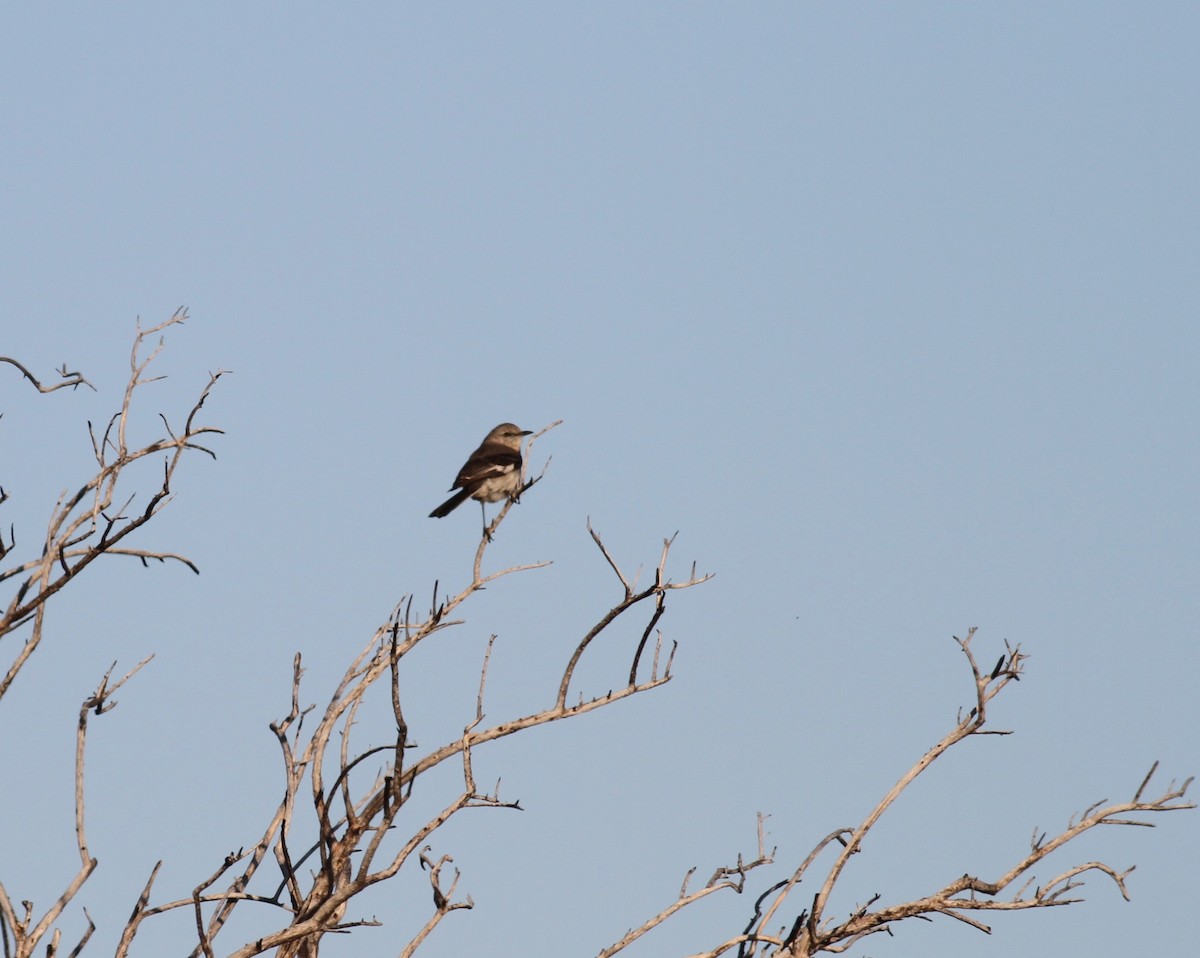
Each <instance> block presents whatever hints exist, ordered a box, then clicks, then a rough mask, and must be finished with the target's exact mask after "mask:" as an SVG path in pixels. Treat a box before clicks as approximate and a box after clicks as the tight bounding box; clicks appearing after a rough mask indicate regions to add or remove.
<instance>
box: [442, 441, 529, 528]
mask: <svg viewBox="0 0 1200 958" xmlns="http://www.w3.org/2000/svg"><path fill="white" fill-rule="evenodd" d="M532 431H533V430H531V429H521V428H520V427H518V426H514V425H513V424H512V423H511V422H502V423H500V425H499V426H497V427H496V428H495V429H493V430H492V431H491V432H489V433H488V434H487V435H486V436H484V437H483V442H481V443H480V444H479V448H478V449H476V450H475V451H474V452H473V453H471V455H470V457H469V458H468V459H467V461H466V462H465V463H463V467H462V468H461V469H459V470H458V475H457V476H455V478H454V485H452V486H451V487H450V490H451V491H452V492H453V491H454V490H455V489H457V490H458V492H455V493H454V495H452V496H451V497H450V498H449V499H447V500H446V501H445V502H443V503H442V504H441V505H440V506H438V507H437V508H436V509H434V510H433V512H431V513H429V518H431V519H441V518H442V517H443V516H448V515H450V513H452V512H453V511H454V510H455V509H457V508H458V507H459V506H461V505H462V504H463V503H464V502H466V501H467V500H468V499H475V500H477V501H478V502H479V511H480V513H481V514H482V515H483V530H484V535H485V536H486V535H487V511H486V510H485V509H484V505H483V504H484V503H485V502H499V501H500V500H501V499H515V498H516V497H517V493H519V492H520V491H521V440H522V438H523V437H525V436H528V435H530V434H531V433H532Z"/></svg>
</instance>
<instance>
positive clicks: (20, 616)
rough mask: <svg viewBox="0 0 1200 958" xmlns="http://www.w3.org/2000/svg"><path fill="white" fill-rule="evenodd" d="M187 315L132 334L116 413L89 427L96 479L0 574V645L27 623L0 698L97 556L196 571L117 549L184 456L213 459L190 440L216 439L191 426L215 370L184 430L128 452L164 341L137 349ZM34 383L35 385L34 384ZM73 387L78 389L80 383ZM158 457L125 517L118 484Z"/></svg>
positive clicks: (166, 487)
mask: <svg viewBox="0 0 1200 958" xmlns="http://www.w3.org/2000/svg"><path fill="white" fill-rule="evenodd" d="M186 316H187V314H186V311H184V310H179V311H177V312H176V313H175V314H174V315H173V316H172V317H171V318H170V319H168V320H166V321H164V322H162V323H159V324H158V325H156V326H154V327H152V328H150V329H146V330H142V329H139V330H138V332H137V335H136V336H135V337H134V344H133V349H132V351H131V355H130V370H131V372H130V376H129V379H128V381H127V383H126V385H125V390H124V396H123V399H122V403H121V408H120V410H119V411H118V412H117V413H116V414H114V416H113V417H112V419H111V420H110V421H109V424H108V426H107V428H106V429H105V430H104V433H103V436H102V437H100V438H97V436H96V434H95V431H94V430H91V426H90V424H89V430H91V442H92V450H93V453H94V455H95V457H96V463H97V469H96V472H95V473H94V474H93V475H92V476H91V477H90V478H88V479H87V480H86V481H85V482H84V483H83V484H82V485H81V486H79V487H78V489H77V491H76V492H75V493H74V494H68V493H65V492H64V493H63V494H62V495H61V496H60V497H59V499H58V502H57V503H56V504H55V506H54V509H53V510H52V511H51V515H50V519H49V522H48V525H47V529H46V534H45V536H44V538H43V540H42V546H41V550H40V554H39V555H38V556H37V557H36V558H30V559H27V560H25V561H22V562H17V563H15V564H13V565H11V566H9V567H8V568H4V569H0V582H4V581H8V580H17V587H16V589H15V592H14V594H13V596H12V598H11V599H10V600H9V602H8V605H7V608H6V609H5V610H4V612H3V614H2V615H0V638H3V637H4V636H5V635H7V634H9V633H11V632H14V631H16V630H17V629H20V628H22V627H24V626H26V625H28V624H30V623H31V622H32V623H33V629H32V631H31V634H30V635H29V636H28V637H27V638H26V641H25V643H24V645H23V646H22V648H21V649H20V651H19V652H18V653H17V654H16V656H15V657H14V658H13V659H12V661H11V662H10V663H9V665H8V667H7V669H6V670H5V673H4V675H3V677H2V678H0V698H2V697H3V696H4V694H5V693H6V692H7V691H8V689H9V687H10V686H11V685H12V683H13V681H14V680H15V679H16V676H17V674H18V673H19V672H20V671H21V669H22V668H23V667H24V665H25V663H26V662H27V661H28V659H29V657H30V656H31V655H32V654H33V653H34V652H35V651H36V649H37V648H38V646H39V645H40V643H41V640H42V636H43V634H44V633H43V625H44V621H43V609H44V607H45V604H46V602H47V601H48V600H49V599H51V598H52V597H53V596H54V595H56V594H57V593H58V592H59V591H60V590H62V589H63V588H64V587H65V586H66V585H67V584H68V583H69V582H71V581H72V580H73V579H74V578H75V577H76V576H78V575H79V574H80V573H81V572H83V570H84V569H86V568H87V567H88V566H89V565H91V564H92V562H94V561H95V560H96V559H97V558H99V557H100V556H101V555H106V554H117V555H128V556H133V557H135V558H138V559H140V560H141V562H142V563H143V565H146V564H148V563H149V561H150V560H155V561H158V562H166V561H168V560H171V561H177V562H181V563H183V564H185V565H187V566H188V567H189V568H190V569H192V571H196V566H195V564H194V563H193V562H192V561H191V560H190V559H187V558H185V557H183V556H180V555H177V554H175V553H173V552H160V551H154V550H147V549H141V548H131V547H128V546H121V545H120V543H121V542H122V540H124V539H126V538H127V537H128V536H130V535H131V534H132V533H134V532H135V531H137V530H138V529H140V528H141V527H142V526H143V525H145V524H146V523H147V522H149V521H150V520H151V519H152V518H153V517H154V516H155V515H157V514H158V512H159V511H161V510H162V509H163V508H165V506H166V505H167V503H168V502H169V501H170V497H171V482H172V480H173V478H174V476H175V472H176V470H177V469H178V467H179V465H180V463H181V461H182V458H183V456H184V455H185V454H187V453H188V452H191V451H194V450H198V451H201V452H205V453H208V454H209V455H212V451H211V450H209V449H207V448H205V447H204V446H202V445H200V444H199V443H197V442H196V439H197V438H198V437H200V436H202V435H205V434H219V433H220V432H221V430H220V429H217V428H215V427H211V426H201V425H198V424H197V422H196V417H197V415H198V414H199V411H200V409H201V408H202V407H203V406H204V403H205V401H206V400H207V399H208V396H209V394H210V393H211V391H212V389H213V387H214V386H215V385H216V383H217V380H218V379H220V377H221V376H222V375H224V372H223V371H218V372H216V373H213V374H211V375H210V376H209V380H208V383H207V384H206V385H205V386H204V388H203V389H202V390H201V392H200V396H199V398H198V399H197V400H196V402H195V403H194V404H193V406H192V408H191V410H190V412H189V413H188V415H187V419H186V426H185V428H184V429H183V430H182V431H181V432H180V433H178V434H175V433H174V432H172V431H171V430H170V427H169V426H168V434H169V437H168V438H166V439H159V440H156V441H154V442H151V443H148V444H147V445H145V446H142V447H141V448H138V449H130V448H129V445H128V438H127V437H128V428H129V424H130V422H131V416H132V412H133V400H134V395H135V393H136V391H137V390H138V389H139V388H140V387H142V386H144V385H146V384H148V383H150V382H154V381H155V380H156V379H158V378H161V377H148V376H147V375H146V372H147V369H148V367H149V366H150V364H151V363H152V362H153V360H154V359H155V358H156V357H157V355H158V353H159V352H160V351H161V349H162V346H163V342H162V340H161V338H160V340H159V342H158V344H157V345H156V346H154V347H153V348H152V350H151V352H150V354H149V356H148V357H144V358H143V357H142V348H143V345H144V343H145V341H146V338H147V337H149V336H151V335H153V334H156V333H160V332H161V331H162V330H164V329H166V328H167V327H169V326H174V325H179V324H181V323H183V322H184V320H185V319H186ZM18 365H19V364H18ZM21 368H22V369H23V367H21ZM30 378H31V379H32V377H30ZM34 382H35V383H36V380H34ZM80 382H83V380H82V378H80ZM69 384H70V383H64V384H60V385H69ZM89 385H90V384H89ZM55 388H58V387H55ZM164 421H165V420H164ZM160 453H163V454H165V457H164V461H163V472H162V478H161V483H160V485H159V488H158V489H157V490H156V491H155V492H154V493H153V494H152V495H151V496H150V497H149V499H148V500H147V502H146V505H145V506H144V507H143V508H141V509H140V510H139V511H138V512H133V513H128V514H127V512H126V510H128V508H129V506H130V505H131V503H132V501H133V498H134V497H133V495H132V494H129V495H123V498H122V499H121V500H118V498H117V496H118V491H119V489H120V488H122V487H123V482H122V480H123V479H124V477H125V474H126V470H127V469H128V468H129V467H131V466H133V465H134V464H136V463H138V462H140V461H141V460H143V459H146V458H147V457H151V456H156V455H158V454H160ZM118 501H121V505H120V506H119V507H117V508H115V509H114V503H115V502H118ZM13 542H15V534H10V543H9V544H8V545H6V546H4V547H3V551H2V552H0V557H4V556H7V555H8V553H9V552H11V551H12V547H13V546H12V543H13Z"/></svg>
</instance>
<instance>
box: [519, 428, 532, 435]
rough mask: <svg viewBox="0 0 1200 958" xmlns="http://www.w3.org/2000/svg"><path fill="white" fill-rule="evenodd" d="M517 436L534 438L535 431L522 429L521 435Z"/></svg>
mask: <svg viewBox="0 0 1200 958" xmlns="http://www.w3.org/2000/svg"><path fill="white" fill-rule="evenodd" d="M517 435H518V436H532V435H533V430H532V429H522V430H521V431H520V432H519V433H517Z"/></svg>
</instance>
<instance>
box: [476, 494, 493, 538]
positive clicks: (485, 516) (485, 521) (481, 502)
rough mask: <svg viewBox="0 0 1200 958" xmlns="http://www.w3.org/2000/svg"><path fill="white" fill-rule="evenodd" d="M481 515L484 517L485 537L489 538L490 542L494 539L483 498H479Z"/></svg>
mask: <svg viewBox="0 0 1200 958" xmlns="http://www.w3.org/2000/svg"><path fill="white" fill-rule="evenodd" d="M479 515H480V516H481V517H482V519H483V537H484V538H485V539H487V541H488V542H491V541H492V534H491V533H490V532H488V524H487V508H486V507H485V506H484V504H483V500H482V499H480V500H479Z"/></svg>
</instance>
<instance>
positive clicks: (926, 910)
mask: <svg viewBox="0 0 1200 958" xmlns="http://www.w3.org/2000/svg"><path fill="white" fill-rule="evenodd" d="M974 635H975V630H974V629H972V630H970V632H968V634H967V637H966V638H965V639H956V640H955V641H957V642H958V644H959V647H960V648H961V650H962V652H963V654H964V656H965V658H966V660H967V663H968V666H969V667H970V670H971V676H972V680H973V682H974V704H973V706H972V707H971V708H970V709H968V710H967V711H966V713H965V714H964V713H962V712H961V711H960V713H959V716H958V720H957V723H956V724H955V726H954V727H953V728H952V729H951V730H950V731H949V732H948V733H947V734H946V735H945V736H944V737H943V738H942V739H941V741H939V742H938V743H937V744H936V745H935V746H934V747H933V748H932V749H930V750H929V751H928V752H927V753H926V754H925V755H923V756H922V757H921V758H920V759H918V760H917V762H916V763H915V764H914V765H913V766H912V768H910V769H909V770H908V771H907V772H906V773H905V774H904V775H903V776H902V777H901V778H900V780H899V781H898V782H897V783H896V784H895V785H894V786H892V788H891V789H890V790H889V791H888V792H887V794H886V795H884V797H883V798H882V799H881V800H880V801H879V803H878V804H877V805H876V806H875V807H874V808H873V809H872V810H871V811H870V812H869V813H868V815H867V817H866V818H865V819H864V820H863V822H862V823H861V824H860V825H859V826H857V827H856V828H854V829H842V830H839V831H837V832H833V833H831V834H830V835H828V836H826V838H825V839H823V840H822V842H820V843H819V844H818V845H817V847H816V848H815V849H814V850H813V852H812V853H811V854H810V855H809V856H808V858H807V859H805V861H804V862H803V863H802V864H801V866H800V867H799V868H798V869H797V870H796V872H795V873H794V874H793V875H792V877H791V878H790V879H788V880H787V881H786V882H784V883H781V884H779V885H776V886H775V887H774V888H773V889H770V890H769V893H773V894H775V898H774V899H773V901H772V902H771V904H770V906H769V907H767V908H766V909H765V910H763V909H762V903H763V901H764V900H765V897H766V896H765V895H764V896H763V897H760V899H759V902H758V904H757V906H756V909H755V914H754V916H753V917H752V919H751V921H750V923H749V925H748V926H747V928H746V931H745V937H743V939H742V942H743V944H741V945H740V950H739V954H740V955H741V956H742V958H753V956H754V955H755V954H756V953H757V948H758V944H759V942H762V943H765V944H768V945H771V946H773V947H775V948H776V950H774V951H773V952H771V954H772V956H773V958H809V956H812V955H815V954H817V953H818V952H829V953H831V954H836V953H841V952H844V951H846V950H848V949H849V948H850V947H852V946H853V945H854V944H856V943H857V942H859V941H861V940H862V939H863V938H865V937H867V936H869V935H873V934H878V933H880V932H885V933H890V929H891V926H892V925H893V924H894V923H896V922H898V921H903V920H905V919H908V918H923V919H926V920H928V919H929V918H930V917H931V916H933V915H939V914H940V915H946V916H948V917H950V918H954V919H956V920H958V921H961V922H963V923H965V924H968V925H970V926H971V927H973V928H976V929H978V930H980V931H984V932H990V930H991V929H990V928H989V927H988V926H987V925H986V924H984V923H983V922H981V921H979V920H978V919H977V918H976V917H974V915H975V914H976V913H978V912H983V911H1019V910H1025V909H1030V908H1045V907H1055V906H1059V905H1066V904H1071V903H1073V902H1076V901H1079V900H1081V899H1079V898H1071V897H1068V896H1069V895H1070V893H1071V892H1073V891H1074V890H1076V889H1078V888H1079V887H1081V886H1082V883H1083V882H1082V878H1081V876H1084V875H1086V874H1088V873H1092V872H1095V873H1098V874H1102V875H1106V876H1107V877H1108V878H1109V879H1111V880H1112V881H1113V883H1114V884H1115V885H1116V886H1117V889H1118V891H1119V892H1120V893H1121V894H1122V896H1124V897H1126V898H1127V897H1128V893H1127V889H1126V887H1125V878H1126V876H1127V875H1128V874H1129V871H1131V870H1132V869H1129V870H1126V871H1123V872H1121V871H1117V870H1116V869H1114V868H1112V867H1111V866H1109V865H1106V864H1104V863H1102V862H1094V861H1093V862H1085V863H1082V864H1078V865H1073V866H1071V867H1069V868H1067V869H1066V870H1065V871H1063V872H1061V873H1060V874H1058V875H1056V876H1055V877H1054V878H1052V879H1050V880H1049V881H1048V882H1046V883H1045V884H1043V885H1039V886H1036V887H1034V888H1033V889H1032V891H1030V887H1031V886H1032V885H1033V878H1032V875H1031V871H1032V869H1033V868H1034V867H1035V866H1036V865H1038V864H1039V863H1041V862H1042V861H1043V860H1044V859H1045V858H1046V857H1047V856H1049V855H1050V854H1052V853H1053V852H1055V851H1056V850H1058V849H1060V848H1062V847H1063V846H1065V845H1066V844H1068V843H1069V842H1071V841H1073V840H1074V839H1075V838H1078V837H1079V836H1080V835H1082V834H1083V833H1084V832H1086V831H1089V830H1090V829H1092V828H1095V827H1097V826H1099V825H1105V824H1108V825H1137V826H1147V825H1152V824H1153V823H1152V822H1147V821H1144V820H1140V819H1136V818H1129V817H1128V816H1130V815H1139V814H1149V813H1156V812H1167V811H1178V810H1181V809H1186V808H1193V807H1194V805H1192V804H1191V803H1188V802H1186V801H1185V800H1184V795H1185V793H1186V791H1187V789H1188V786H1189V785H1190V784H1191V781H1192V780H1191V779H1188V780H1187V781H1185V782H1184V783H1183V784H1182V785H1181V786H1178V787H1176V785H1175V783H1174V782H1172V783H1171V784H1170V785H1169V786H1168V787H1167V789H1166V791H1165V792H1164V793H1163V794H1162V795H1160V796H1159V797H1158V798H1157V799H1153V800H1146V799H1144V798H1143V794H1144V792H1145V790H1146V788H1147V786H1148V784H1149V781H1150V778H1151V776H1152V775H1153V774H1154V771H1155V769H1156V768H1157V763H1155V767H1154V768H1151V770H1150V774H1148V775H1147V776H1146V777H1145V779H1143V781H1142V783H1141V785H1140V786H1139V787H1138V789H1137V791H1136V792H1135V794H1134V797H1133V799H1132V800H1131V801H1129V802H1123V803H1118V804H1112V805H1108V804H1105V803H1104V802H1097V803H1095V804H1093V805H1092V806H1090V807H1089V808H1088V809H1086V810H1085V811H1084V812H1083V814H1082V815H1080V816H1078V817H1073V818H1072V819H1071V821H1070V822H1069V823H1068V826H1067V827H1066V828H1065V829H1064V830H1063V831H1062V832H1060V833H1059V834H1057V835H1056V836H1054V837H1053V838H1050V839H1049V840H1047V838H1046V836H1045V834H1040V835H1039V833H1038V831H1037V830H1035V831H1034V837H1033V839H1032V841H1031V842H1030V851H1029V853H1028V854H1027V855H1025V856H1023V857H1022V858H1021V859H1020V860H1018V861H1017V862H1016V863H1015V864H1014V865H1013V866H1012V867H1011V868H1010V869H1009V870H1008V871H1006V872H1005V873H1003V874H1002V875H1001V876H999V877H998V878H996V879H995V880H993V881H984V880H981V879H979V878H977V877H974V876H971V875H970V874H964V875H962V876H961V877H960V878H956V879H955V880H954V881H952V882H949V883H948V884H946V885H945V886H944V887H943V888H942V889H940V890H939V891H937V892H934V893H933V894H932V895H929V896H926V897H924V898H920V899H917V900H914V901H909V902H903V903H899V904H894V905H888V906H885V907H876V903H877V901H878V896H876V897H875V898H872V899H871V900H870V901H868V902H867V903H866V904H864V905H860V906H858V907H857V908H855V909H854V910H853V911H852V913H851V914H850V915H848V916H847V917H846V918H844V919H842V920H841V921H834V920H832V919H831V918H829V917H828V916H827V915H826V908H827V903H828V901H829V897H830V895H831V893H832V891H833V889H834V886H835V885H836V884H837V882H838V881H839V879H840V878H841V877H842V875H843V873H844V870H845V867H846V865H847V863H848V862H849V859H850V856H851V855H854V854H856V853H857V852H858V851H860V850H861V848H862V844H863V840H864V838H865V837H866V835H867V833H868V832H869V831H870V829H871V828H872V827H873V826H874V825H875V823H876V822H878V821H879V819H880V817H881V816H882V815H883V814H884V813H885V812H886V811H887V809H888V808H890V807H891V805H892V804H893V803H894V802H895V801H896V799H897V798H899V796H900V795H901V794H902V793H903V792H904V790H905V789H906V788H908V786H909V785H911V784H912V782H913V781H915V780H916V778H917V776H919V775H920V774H921V773H922V772H923V771H924V770H925V769H927V768H928V767H929V766H930V765H931V764H932V763H933V762H934V761H936V760H937V759H938V758H940V757H941V756H942V755H944V754H945V753H946V752H947V751H948V750H949V749H950V748H952V747H953V746H955V745H957V744H958V743H960V742H962V741H964V740H966V739H967V738H969V737H970V736H972V735H981V734H989V733H990V734H1007V733H999V732H996V731H994V730H990V729H985V728H984V723H985V722H986V721H987V708H988V705H989V703H990V702H991V701H992V700H993V699H994V698H995V697H996V696H997V695H998V694H999V693H1000V692H1001V691H1003V689H1004V688H1006V687H1007V686H1008V685H1009V683H1011V682H1015V681H1017V680H1018V679H1019V678H1020V675H1021V674H1022V667H1023V663H1024V660H1025V656H1024V655H1023V654H1022V653H1021V651H1020V647H1019V646H1011V647H1010V646H1008V645H1007V643H1006V647H1005V654H1004V655H1003V656H1002V657H1001V659H1000V661H999V662H997V664H996V665H995V667H993V668H992V669H990V670H988V671H984V670H982V669H980V667H979V665H978V663H977V661H976V658H975V655H974V652H973V650H972V648H971V642H972V639H973V638H974ZM834 841H836V842H838V843H840V844H841V845H842V850H841V851H840V852H839V853H838V855H837V857H836V858H835V860H834V862H833V864H832V865H831V867H830V869H829V872H828V874H827V875H826V877H825V879H824V881H823V883H822V885H821V887H820V889H819V890H818V891H817V892H816V894H815V895H814V896H813V900H812V903H811V905H810V906H809V908H807V909H805V910H803V911H802V912H800V914H799V915H797V917H796V919H795V921H794V922H793V923H792V925H791V931H790V932H789V933H788V934H787V935H786V936H785V937H784V938H783V939H782V944H781V945H778V946H774V944H773V943H772V942H769V941H768V937H767V936H766V934H765V930H766V928H767V927H768V925H769V924H771V923H772V920H773V916H774V915H775V913H776V912H777V911H778V910H779V909H780V908H781V906H782V905H783V902H784V900H785V899H786V898H787V896H788V895H789V894H790V893H791V892H792V891H793V890H794V888H795V887H796V885H797V884H798V883H799V881H800V879H801V877H802V876H803V875H804V874H805V873H806V872H807V871H808V869H809V868H810V867H811V866H812V865H813V864H814V862H815V861H816V859H817V857H818V856H819V854H820V853H821V852H822V851H823V850H824V849H825V848H827V847H828V846H829V845H830V844H831V843H832V842H834ZM1022 882H1023V884H1020V887H1018V888H1017V890H1016V893H1015V895H1014V896H1013V897H1012V898H1011V899H1008V900H1000V899H999V898H998V897H997V896H999V895H1001V894H1002V893H1004V892H1005V891H1006V890H1010V889H1011V888H1014V887H1016V886H1017V885H1018V883H1022ZM978 896H984V897H978ZM716 953H719V952H716Z"/></svg>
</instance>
